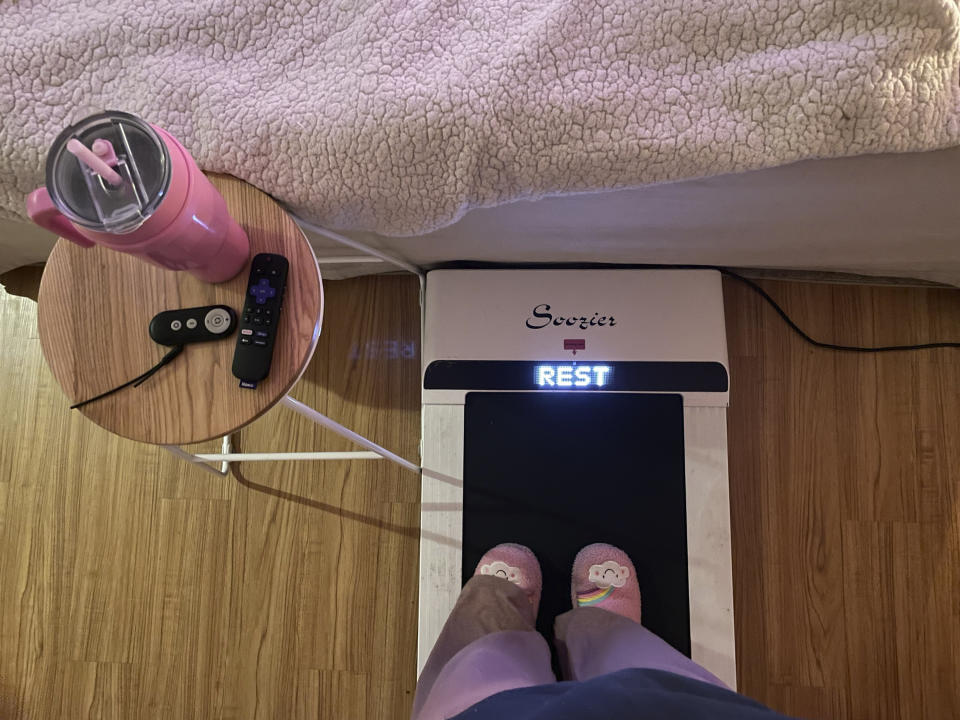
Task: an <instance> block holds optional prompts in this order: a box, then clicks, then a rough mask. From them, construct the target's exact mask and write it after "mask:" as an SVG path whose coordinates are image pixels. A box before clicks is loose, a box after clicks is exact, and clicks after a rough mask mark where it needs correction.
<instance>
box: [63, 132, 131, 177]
mask: <svg viewBox="0 0 960 720" xmlns="http://www.w3.org/2000/svg"><path fill="white" fill-rule="evenodd" d="M99 142H100V141H99V140H97V141H96V142H95V143H94V146H97V144H98V143H99ZM104 142H106V141H104ZM106 144H107V145H109V144H110V143H106ZM97 149H98V150H100V151H101V152H102V154H103V155H105V156H106V155H107V154H108V152H109V155H110V156H112V159H113V160H114V161H116V155H115V154H114V152H113V147H112V146H111V147H110V148H109V151H105V148H104V147H103V145H99V146H98V147H97ZM67 150H68V151H69V152H71V153H73V155H74V156H76V158H77V160H79V161H80V162H82V163H83V164H84V165H86V166H87V167H88V168H90V169H91V170H93V172H95V173H97V175H99V176H100V177H102V178H103V179H104V180H106V181H107V182H108V183H110V184H111V185H120V184H121V183H122V182H123V178H122V177H120V174H119V173H117V171H116V170H114V169H113V168H112V167H110V166H109V165H108V164H107V162H108V160H106V159H104V158H102V157H100V156H98V155H97V154H96V153H94V152H93V150H90V149H89V148H88V147H87V146H86V145H84V144H83V143H82V142H80V141H79V140H77V139H76V138H72V139H71V140H69V141H68V142H67Z"/></svg>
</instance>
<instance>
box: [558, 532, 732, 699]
mask: <svg viewBox="0 0 960 720" xmlns="http://www.w3.org/2000/svg"><path fill="white" fill-rule="evenodd" d="M570 593H571V600H572V603H573V607H574V609H573V610H571V611H570V612H568V613H564V614H563V615H560V616H559V617H558V618H557V620H556V624H555V628H554V631H555V637H556V640H557V653H558V654H559V656H560V665H561V669H562V670H563V673H564V677H565V678H566V679H568V680H589V679H590V678H593V677H597V676H598V675H605V674H607V673H611V672H616V671H617V670H623V669H626V668H652V669H656V670H666V671H668V672H673V673H677V674H678V675H685V676H687V677H691V678H694V679H695V680H702V681H703V682H708V683H711V684H713V685H718V686H720V687H724V688H725V687H727V686H726V685H725V684H724V683H723V682H722V681H721V680H719V679H718V678H717V677H715V676H714V675H713V674H711V673H710V672H708V671H707V670H705V669H704V668H702V667H700V666H699V665H697V664H696V663H695V662H693V660H691V659H690V658H688V657H686V656H685V655H683V654H682V653H680V652H678V651H677V650H675V649H674V648H673V647H671V646H670V645H668V644H667V643H666V642H664V641H663V640H662V639H660V638H659V637H657V636H656V635H654V634H653V633H652V632H650V631H649V630H647V629H646V628H645V627H643V626H642V625H641V624H640V586H639V584H638V582H637V571H636V569H635V568H634V566H633V563H632V562H631V561H630V558H629V557H628V556H627V554H626V553H625V552H623V551H622V550H620V549H619V548H615V547H613V546H612V545H605V544H602V543H597V544H594V545H588V546H587V547H585V548H583V549H582V550H581V551H580V552H579V553H578V554H577V558H576V560H574V562H573V572H572V575H571V583H570Z"/></svg>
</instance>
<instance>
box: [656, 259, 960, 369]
mask: <svg viewBox="0 0 960 720" xmlns="http://www.w3.org/2000/svg"><path fill="white" fill-rule="evenodd" d="M673 267H675V268H678V266H676V265H674V266H673ZM687 269H703V270H716V271H717V272H719V273H720V274H722V275H726V276H727V277H731V278H733V279H734V280H739V281H740V282H742V283H743V284H744V285H746V286H747V287H749V288H750V289H751V290H753V291H754V292H755V293H757V294H758V295H759V296H760V297H762V298H763V299H764V300H766V302H767V304H768V305H769V306H770V307H772V308H773V309H774V310H775V311H776V313H777V315H779V316H780V318H781V319H782V320H783V321H784V322H785V323H786V324H787V327H789V328H790V329H791V330H793V331H794V332H795V333H796V334H797V335H799V336H800V337H801V338H803V340H804V341H805V342H807V343H809V344H811V345H813V346H814V347H818V348H823V349H824V350H838V351H840V352H856V353H886V352H902V351H906V350H931V349H933V348H960V342H932V343H922V344H919V345H881V346H879V347H861V346H859V345H837V344H835V343H827V342H821V341H820V340H815V339H813V338H812V337H810V336H809V335H808V334H807V333H805V332H804V331H803V330H801V329H800V327H799V326H798V325H797V324H796V323H795V322H794V321H793V320H792V319H790V316H789V315H787V313H786V311H785V310H784V309H783V308H782V307H780V306H779V305H778V304H777V301H776V300H774V299H773V298H772V297H770V295H769V294H768V293H767V291H766V290H764V289H763V288H762V287H760V286H759V285H758V284H757V283H755V282H754V281H753V280H751V279H749V278H746V277H744V276H743V275H740V274H739V273H735V272H733V270H728V269H727V268H723V267H716V266H703V265H698V266H690V268H687Z"/></svg>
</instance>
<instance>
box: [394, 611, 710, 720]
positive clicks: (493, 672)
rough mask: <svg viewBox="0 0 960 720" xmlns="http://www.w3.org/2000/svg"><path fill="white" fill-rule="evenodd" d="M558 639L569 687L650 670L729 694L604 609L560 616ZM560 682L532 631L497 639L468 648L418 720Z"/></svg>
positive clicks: (444, 674) (443, 674) (444, 673)
mask: <svg viewBox="0 0 960 720" xmlns="http://www.w3.org/2000/svg"><path fill="white" fill-rule="evenodd" d="M451 620H454V615H451ZM451 620H448V623H449V622H450V621H451ZM556 636H557V647H558V651H559V654H560V659H561V666H562V668H563V671H564V676H565V677H564V679H567V680H590V679H592V678H595V677H599V676H601V675H607V674H609V673H614V672H617V671H618V670H623V669H626V668H648V669H653V670H664V671H667V672H671V673H675V674H677V675H682V676H685V677H688V678H692V679H694V680H700V681H702V682H706V683H709V684H711V685H716V686H718V687H721V688H724V689H727V686H726V685H725V684H724V683H723V682H721V681H720V680H719V679H718V678H716V677H715V676H714V675H713V674H711V673H710V672H708V671H707V670H705V669H703V668H702V667H700V666H699V665H697V664H696V663H695V662H693V660H691V659H690V658H688V657H686V656H685V655H683V654H682V653H680V652H678V651H677V650H675V649H674V648H672V647H671V646H670V645H668V644H667V643H666V642H664V641H663V640H661V639H660V638H659V637H657V636H656V635H654V634H653V633H652V632H650V631H649V630H647V629H646V628H645V627H643V626H642V625H639V624H637V623H635V622H633V621H632V620H629V619H627V618H624V617H621V616H620V615H616V614H614V613H611V612H608V611H606V610H602V609H600V608H577V609H575V610H571V611H570V612H567V613H564V614H563V615H561V616H559V617H558V618H557V623H556ZM553 682H556V679H555V678H554V675H553V672H552V671H551V668H550V651H549V648H548V646H547V643H546V641H545V640H544V639H543V637H541V636H540V635H539V634H537V633H536V632H533V631H506V632H496V633H491V634H489V635H485V636H483V637H481V638H479V639H477V640H475V641H473V642H471V643H470V644H469V645H467V646H466V647H464V648H462V649H461V650H460V651H459V652H458V653H457V654H456V655H454V657H453V658H452V659H451V660H449V661H448V662H447V663H446V665H444V667H443V669H442V670H441V671H440V673H439V675H438V676H437V677H436V680H435V681H434V682H433V686H432V687H431V688H430V690H429V693H428V696H427V698H426V700H425V701H424V702H423V703H422V705H421V706H420V708H419V712H415V713H414V716H413V720H442V719H444V718H450V717H453V716H454V715H457V714H458V713H460V712H463V711H464V710H466V709H467V708H469V707H471V706H472V705H474V704H476V703H478V702H480V701H481V700H483V699H485V698H487V697H489V696H491V695H494V694H496V693H498V692H502V691H504V690H511V689H515V688H521V687H530V686H533V685H545V684H548V683H553Z"/></svg>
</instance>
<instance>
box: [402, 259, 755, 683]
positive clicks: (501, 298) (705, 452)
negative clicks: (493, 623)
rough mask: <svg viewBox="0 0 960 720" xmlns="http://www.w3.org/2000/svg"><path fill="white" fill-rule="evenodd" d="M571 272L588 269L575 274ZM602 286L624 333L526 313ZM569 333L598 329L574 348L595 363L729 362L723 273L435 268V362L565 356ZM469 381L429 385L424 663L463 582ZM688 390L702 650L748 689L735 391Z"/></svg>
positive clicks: (429, 328)
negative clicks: (741, 667) (541, 326)
mask: <svg viewBox="0 0 960 720" xmlns="http://www.w3.org/2000/svg"><path fill="white" fill-rule="evenodd" d="M558 273H564V274H565V275H559V274H558ZM570 273H577V275H576V276H575V280H576V282H575V283H571V282H570V281H571V279H574V276H572V275H570ZM611 273H617V275H616V276H613V275H611ZM560 293H562V299H561V298H557V295H559V294H560ZM591 295H592V297H593V301H592V302H591V301H590V298H591ZM597 297H601V298H604V297H608V299H607V300H606V303H607V304H606V305H605V306H604V308H603V309H602V311H603V312H611V313H616V314H617V317H618V327H619V330H618V331H617V333H615V334H614V333H605V334H601V333H600V332H598V331H597V328H590V329H588V330H585V331H580V330H579V329H569V330H568V329H567V328H566V327H561V328H558V329H556V331H554V329H553V328H548V332H547V333H540V334H536V333H537V332H539V331H534V332H533V333H531V331H530V330H529V329H527V328H525V327H524V323H523V320H524V316H523V315H519V316H518V314H517V313H518V312H521V313H526V314H529V312H530V309H531V308H532V307H533V305H535V304H537V300H539V301H540V302H543V301H544V298H555V300H554V301H553V302H555V303H560V302H563V303H565V304H566V305H568V306H569V307H572V308H577V307H582V308H583V310H582V312H587V311H590V312H591V314H592V312H593V311H595V310H599V309H600V305H603V304H604V302H605V300H599V301H598V300H596V298H597ZM584 298H586V300H584ZM578 299H579V301H578ZM608 308H609V309H608ZM638 308H639V309H640V311H639V312H637V309H638ZM557 310H558V311H559V310H560V307H559V305H558V306H557ZM466 319H469V320H470V322H466ZM562 336H567V337H583V336H585V337H587V338H588V342H587V348H586V349H585V350H581V351H580V354H579V355H576V357H575V358H574V359H577V360H579V361H583V362H587V361H589V360H590V359H602V360H605V361H609V362H615V361H618V360H620V361H626V360H677V361H694V360H699V361H715V362H719V363H721V364H722V365H723V366H724V368H726V367H727V353H726V333H725V328H724V318H723V293H722V286H721V283H720V275H719V273H716V272H714V271H699V270H698V271H682V270H439V271H434V272H431V273H429V274H428V276H427V285H426V300H425V323H424V338H423V367H424V370H425V369H426V368H427V367H428V366H429V364H430V363H431V362H432V361H434V360H468V359H469V360H528V359H529V360H544V361H549V360H557V359H562V357H566V356H570V353H569V352H568V353H563V352H560V351H558V350H557V348H558V345H557V339H558V338H559V337H562ZM559 347H562V343H561V345H560V346H559ZM571 357H572V356H571ZM467 392H477V391H467V390H424V391H423V414H422V423H423V435H422V443H423V444H422V452H421V455H422V466H423V470H422V476H421V483H422V484H421V514H420V528H421V530H420V601H419V630H418V646H417V667H418V673H419V671H420V670H421V669H422V668H423V665H424V663H425V662H426V659H427V657H428V655H429V653H430V650H431V649H432V647H433V644H434V642H435V641H436V638H437V636H438V635H439V633H440V630H441V629H442V627H443V623H444V622H445V621H446V618H447V616H448V615H449V613H450V610H451V609H452V608H453V605H454V604H455V603H456V600H457V596H458V595H459V593H460V588H461V582H462V581H461V551H462V540H463V534H462V530H463V439H464V438H463V434H464V403H465V399H466V394H467ZM480 392H482V391H480ZM533 392H538V391H533ZM547 392H549V391H547ZM590 392H601V391H596V390H593V391H590ZM682 394H683V401H684V409H683V418H684V463H685V474H686V501H687V554H688V579H689V595H690V639H691V649H692V657H693V659H694V660H695V661H696V662H698V663H699V664H701V665H703V666H704V667H705V668H707V669H708V670H709V671H710V672H712V673H713V674H715V675H716V676H717V677H719V678H720V679H721V680H723V681H724V682H725V683H727V685H729V686H730V687H732V688H736V647H735V639H734V616H733V572H732V555H731V543H730V496H729V481H728V469H727V419H726V406H727V405H728V402H729V393H728V392H723V393H682Z"/></svg>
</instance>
